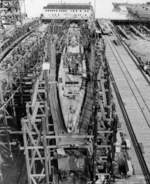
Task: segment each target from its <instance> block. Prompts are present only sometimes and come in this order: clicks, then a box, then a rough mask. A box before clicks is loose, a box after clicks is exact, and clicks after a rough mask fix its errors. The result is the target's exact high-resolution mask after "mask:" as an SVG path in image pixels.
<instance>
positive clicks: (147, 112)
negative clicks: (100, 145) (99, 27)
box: [105, 37, 150, 184]
mask: <svg viewBox="0 0 150 184" xmlns="http://www.w3.org/2000/svg"><path fill="white" fill-rule="evenodd" d="M105 39H106V41H107V44H108V45H109V47H110V49H111V51H112V53H113V54H114V58H115V60H116V63H117V65H118V66H119V68H120V70H121V71H122V74H123V76H124V78H125V80H126V82H127V84H128V86H129V88H130V90H131V92H132V94H133V96H134V98H135V100H136V102H137V105H138V108H139V109H140V111H141V113H142V115H143V118H144V120H145V122H143V123H147V125H148V126H149V127H150V123H149V122H150V120H149V119H148V118H150V109H149V107H148V105H147V103H146V101H145V100H144V98H143V96H142V94H141V91H140V89H139V87H138V86H137V84H136V82H135V80H134V79H133V77H132V75H131V74H130V72H129V70H128V68H127V66H126V64H125V63H124V61H123V58H122V57H121V56H120V53H119V52H118V50H117V48H116V47H117V46H115V47H113V46H112V43H111V42H110V40H109V39H108V38H107V37H105ZM109 69H110V67H109ZM110 77H111V80H112V85H113V87H114V90H115V93H116V96H117V99H118V103H119V105H120V108H121V110H122V114H123V117H124V119H125V122H126V126H127V128H128V131H129V134H130V137H131V140H132V143H133V145H134V149H135V151H136V154H137V158H138V160H139V163H140V165H141V168H142V171H143V174H144V176H145V181H146V183H147V184H149V183H150V172H149V169H148V166H147V164H146V161H145V158H144V156H143V153H142V150H141V147H140V145H139V143H138V140H137V137H136V135H135V132H134V130H133V127H132V124H131V122H130V119H129V117H128V114H127V112H126V109H125V106H124V102H123V100H122V98H121V95H120V93H119V90H118V88H117V85H116V83H115V80H114V77H113V74H112V72H111V70H110Z"/></svg>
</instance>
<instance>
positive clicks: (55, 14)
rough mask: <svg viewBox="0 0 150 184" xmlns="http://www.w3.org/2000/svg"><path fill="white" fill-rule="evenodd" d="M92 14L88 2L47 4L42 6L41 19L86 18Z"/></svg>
mask: <svg viewBox="0 0 150 184" xmlns="http://www.w3.org/2000/svg"><path fill="white" fill-rule="evenodd" d="M93 15H94V11H93V8H92V6H91V5H90V4H80V5H79V4H48V5H47V6H45V7H44V8H43V19H77V20H88V19H89V18H90V17H91V16H93Z"/></svg>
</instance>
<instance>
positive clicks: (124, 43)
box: [113, 30, 150, 85]
mask: <svg viewBox="0 0 150 184" xmlns="http://www.w3.org/2000/svg"><path fill="white" fill-rule="evenodd" d="M113 33H114V34H115V35H116V37H117V38H118V40H119V42H120V43H121V44H122V45H123V47H124V48H125V50H126V51H127V52H128V54H129V55H130V57H131V58H132V60H133V61H134V63H135V65H136V66H137V68H138V69H139V70H140V72H141V73H142V75H143V77H144V78H145V80H146V81H147V83H148V84H149V85H150V76H148V75H147V74H146V73H145V71H144V70H143V69H142V68H141V66H140V64H139V63H140V61H139V59H138V57H137V56H136V55H135V54H134V53H133V51H132V50H131V49H130V48H129V47H128V45H127V44H126V42H125V41H123V40H122V38H121V36H120V34H119V33H118V31H117V30H115V31H113Z"/></svg>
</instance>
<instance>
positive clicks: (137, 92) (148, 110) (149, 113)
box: [107, 39, 150, 128]
mask: <svg viewBox="0 0 150 184" xmlns="http://www.w3.org/2000/svg"><path fill="white" fill-rule="evenodd" d="M107 40H108V39H107ZM108 43H109V45H110V48H111V50H112V52H113V53H114V55H115V58H116V61H117V63H118V65H119V67H120V69H121V71H122V73H123V75H124V77H125V79H126V81H127V83H128V85H129V86H130V89H131V91H132V94H133V95H134V97H135V99H136V102H137V104H138V106H139V109H140V110H141V112H142V114H143V117H144V119H145V121H146V122H147V125H148V126H149V128H150V107H149V105H148V104H147V102H146V99H144V97H143V93H142V92H141V89H140V88H139V85H138V84H136V80H135V79H134V78H133V77H132V75H131V74H130V71H129V70H128V68H127V66H126V64H125V63H124V60H123V59H122V57H121V56H120V54H119V52H118V50H117V48H116V47H113V46H112V45H111V43H110V41H109V40H108ZM120 61H121V62H120Z"/></svg>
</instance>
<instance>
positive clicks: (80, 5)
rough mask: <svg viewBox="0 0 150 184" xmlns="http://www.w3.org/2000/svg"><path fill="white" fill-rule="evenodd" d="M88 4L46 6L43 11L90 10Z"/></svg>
mask: <svg viewBox="0 0 150 184" xmlns="http://www.w3.org/2000/svg"><path fill="white" fill-rule="evenodd" d="M90 8H91V5H90V4H66V3H65V4H48V5H47V6H45V7H44V9H90Z"/></svg>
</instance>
